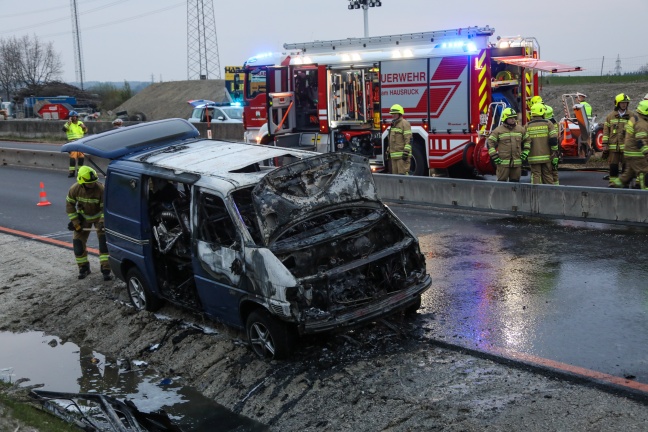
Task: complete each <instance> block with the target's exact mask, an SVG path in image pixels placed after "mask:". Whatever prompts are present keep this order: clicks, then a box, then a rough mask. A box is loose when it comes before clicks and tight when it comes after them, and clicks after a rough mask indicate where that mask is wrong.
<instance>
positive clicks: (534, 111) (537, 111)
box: [531, 103, 547, 117]
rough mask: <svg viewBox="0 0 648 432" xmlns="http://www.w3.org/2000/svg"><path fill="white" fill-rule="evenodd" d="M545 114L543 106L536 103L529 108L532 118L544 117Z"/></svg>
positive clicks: (545, 109)
mask: <svg viewBox="0 0 648 432" xmlns="http://www.w3.org/2000/svg"><path fill="white" fill-rule="evenodd" d="M546 112H547V108H546V106H545V104H542V103H537V104H535V105H533V106H532V107H531V116H532V117H544V115H545V113H546Z"/></svg>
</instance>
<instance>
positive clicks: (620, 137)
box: [603, 110, 634, 152]
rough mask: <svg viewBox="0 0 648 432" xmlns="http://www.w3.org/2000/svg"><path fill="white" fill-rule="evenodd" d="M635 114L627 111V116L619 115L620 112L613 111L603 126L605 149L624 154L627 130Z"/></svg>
mask: <svg viewBox="0 0 648 432" xmlns="http://www.w3.org/2000/svg"><path fill="white" fill-rule="evenodd" d="M632 116H634V112H632V111H630V110H626V112H625V114H623V115H622V116H620V115H619V111H618V110H614V111H612V112H611V113H610V114H608V116H607V117H606V118H605V124H604V125H603V148H604V150H605V149H608V150H610V151H611V152H623V143H624V141H625V128H626V125H627V124H628V120H630V117H632Z"/></svg>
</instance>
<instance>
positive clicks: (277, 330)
mask: <svg viewBox="0 0 648 432" xmlns="http://www.w3.org/2000/svg"><path fill="white" fill-rule="evenodd" d="M245 329H246V332H247V337H248V341H249V342H250V347H251V348H252V351H254V353H255V354H256V355H257V356H258V357H259V358H262V359H266V360H278V359H282V358H286V357H287V356H288V355H289V354H290V352H291V351H292V348H293V345H294V337H293V333H292V331H291V329H290V328H289V327H288V325H286V324H285V323H283V322H281V321H279V320H278V319H276V318H274V317H273V316H272V315H270V313H269V312H267V311H266V310H264V309H256V310H254V311H252V313H251V314H250V315H249V316H248V318H247V321H246V324H245Z"/></svg>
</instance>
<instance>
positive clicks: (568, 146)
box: [560, 121, 578, 156]
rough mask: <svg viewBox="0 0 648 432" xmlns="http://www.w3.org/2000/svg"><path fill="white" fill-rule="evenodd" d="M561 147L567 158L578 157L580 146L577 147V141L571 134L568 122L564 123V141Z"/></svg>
mask: <svg viewBox="0 0 648 432" xmlns="http://www.w3.org/2000/svg"><path fill="white" fill-rule="evenodd" d="M560 147H561V149H562V151H563V154H564V155H565V156H578V146H577V145H576V140H575V139H574V137H573V136H572V134H571V130H570V129H569V122H567V121H565V123H564V130H563V140H562V143H560Z"/></svg>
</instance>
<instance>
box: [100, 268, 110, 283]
mask: <svg viewBox="0 0 648 432" xmlns="http://www.w3.org/2000/svg"><path fill="white" fill-rule="evenodd" d="M101 274H102V275H103V280H104V281H106V282H108V281H111V280H112V279H113V276H112V275H111V274H110V270H101Z"/></svg>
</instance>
